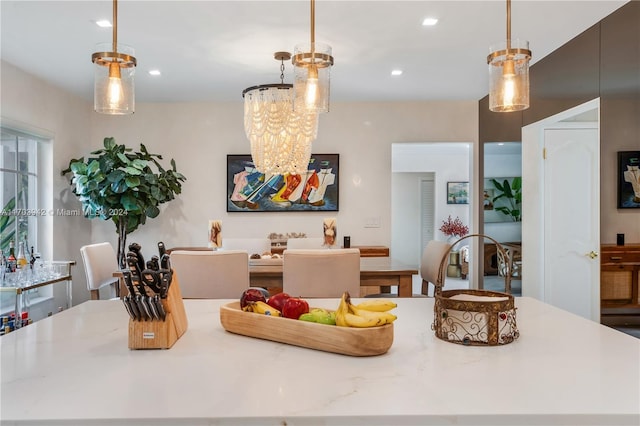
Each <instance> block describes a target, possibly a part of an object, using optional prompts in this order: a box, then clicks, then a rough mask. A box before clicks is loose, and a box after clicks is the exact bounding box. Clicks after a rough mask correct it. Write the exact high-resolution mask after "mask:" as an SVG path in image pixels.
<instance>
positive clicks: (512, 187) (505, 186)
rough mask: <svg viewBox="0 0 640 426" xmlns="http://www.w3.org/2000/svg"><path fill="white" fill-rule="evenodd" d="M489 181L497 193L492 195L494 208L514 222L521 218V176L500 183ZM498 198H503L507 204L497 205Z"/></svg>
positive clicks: (493, 180)
mask: <svg viewBox="0 0 640 426" xmlns="http://www.w3.org/2000/svg"><path fill="white" fill-rule="evenodd" d="M491 183H492V184H493V186H495V187H496V192H497V194H498V195H496V196H495V197H493V203H494V205H495V206H496V207H495V210H497V211H499V212H501V213H503V214H505V215H507V216H509V217H510V218H511V220H512V221H514V222H520V221H521V220H522V210H521V206H522V178H521V177H515V178H513V180H512V181H511V183H509V181H508V180H507V179H505V180H504V181H503V182H502V183H500V182H498V181H497V180H495V179H491ZM498 200H504V201H505V202H506V203H507V204H508V205H507V206H504V205H503V206H498V205H496V201H498Z"/></svg>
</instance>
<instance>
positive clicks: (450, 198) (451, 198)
mask: <svg viewBox="0 0 640 426" xmlns="http://www.w3.org/2000/svg"><path fill="white" fill-rule="evenodd" d="M447 204H469V182H447Z"/></svg>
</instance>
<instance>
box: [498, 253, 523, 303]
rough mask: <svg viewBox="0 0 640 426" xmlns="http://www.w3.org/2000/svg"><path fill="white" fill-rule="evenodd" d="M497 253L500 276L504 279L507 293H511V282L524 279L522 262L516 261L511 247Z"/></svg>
mask: <svg viewBox="0 0 640 426" xmlns="http://www.w3.org/2000/svg"><path fill="white" fill-rule="evenodd" d="M503 249H504V253H503V251H502V250H499V249H498V250H496V251H497V259H498V275H499V276H501V277H504V287H505V291H506V292H508V293H510V292H511V281H513V280H521V279H522V260H520V259H516V253H514V250H513V249H511V248H509V247H503Z"/></svg>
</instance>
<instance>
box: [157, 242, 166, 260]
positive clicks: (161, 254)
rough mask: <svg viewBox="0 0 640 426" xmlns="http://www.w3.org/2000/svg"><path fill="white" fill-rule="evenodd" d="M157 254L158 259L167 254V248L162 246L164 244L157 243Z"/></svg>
mask: <svg viewBox="0 0 640 426" xmlns="http://www.w3.org/2000/svg"><path fill="white" fill-rule="evenodd" d="M158 254H159V255H160V258H162V256H164V255H165V254H167V248H166V247H165V246H164V243H163V242H162V241H159V242H158Z"/></svg>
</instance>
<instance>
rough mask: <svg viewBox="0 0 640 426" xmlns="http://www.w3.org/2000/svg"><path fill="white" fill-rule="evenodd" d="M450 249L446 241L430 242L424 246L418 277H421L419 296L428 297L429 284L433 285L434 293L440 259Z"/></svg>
mask: <svg viewBox="0 0 640 426" xmlns="http://www.w3.org/2000/svg"><path fill="white" fill-rule="evenodd" d="M450 248H451V244H449V243H447V242H446V241H437V240H431V241H429V242H428V243H427V245H426V246H425V248H424V251H423V252H422V258H421V259H420V276H421V277H422V290H421V292H420V293H421V294H423V295H425V296H428V295H429V283H431V284H433V287H434V291H435V285H436V282H437V281H438V273H439V272H440V265H441V263H442V259H443V258H444V256H445V255H446V254H447V252H448V251H449V249H450Z"/></svg>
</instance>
